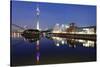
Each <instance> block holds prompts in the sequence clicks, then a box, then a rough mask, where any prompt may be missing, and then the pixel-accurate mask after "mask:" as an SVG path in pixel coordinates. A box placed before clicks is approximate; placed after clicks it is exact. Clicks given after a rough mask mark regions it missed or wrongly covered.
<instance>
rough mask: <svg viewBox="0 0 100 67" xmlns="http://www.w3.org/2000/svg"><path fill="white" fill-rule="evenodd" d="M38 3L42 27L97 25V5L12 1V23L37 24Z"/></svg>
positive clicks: (29, 26) (32, 25)
mask: <svg viewBox="0 0 100 67" xmlns="http://www.w3.org/2000/svg"><path fill="white" fill-rule="evenodd" d="M36 4H39V8H40V18H39V21H40V28H41V29H45V28H52V27H54V26H55V24H56V23H59V24H69V23H71V22H75V23H76V24H77V26H90V25H96V6H86V5H84V6H82V5H73V4H57V3H56V4H55V3H40V2H39V3H38V2H25V1H12V23H13V24H16V25H19V26H22V27H23V26H24V25H27V26H28V28H34V27H35V26H36V22H35V19H36Z"/></svg>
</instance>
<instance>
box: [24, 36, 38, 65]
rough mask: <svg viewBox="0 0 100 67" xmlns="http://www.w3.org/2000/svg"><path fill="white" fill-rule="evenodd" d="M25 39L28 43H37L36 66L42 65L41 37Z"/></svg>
mask: <svg viewBox="0 0 100 67" xmlns="http://www.w3.org/2000/svg"><path fill="white" fill-rule="evenodd" d="M23 37H24V41H28V42H30V43H35V44H36V45H35V46H36V53H35V54H36V55H35V58H36V62H34V63H35V64H39V63H40V43H39V40H40V37H30V38H28V37H25V36H23Z"/></svg>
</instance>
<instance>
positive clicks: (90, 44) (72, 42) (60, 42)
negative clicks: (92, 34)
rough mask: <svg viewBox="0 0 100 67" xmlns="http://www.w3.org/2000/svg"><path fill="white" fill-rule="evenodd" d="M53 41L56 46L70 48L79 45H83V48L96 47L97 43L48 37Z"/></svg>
mask: <svg viewBox="0 0 100 67" xmlns="http://www.w3.org/2000/svg"><path fill="white" fill-rule="evenodd" d="M47 38H49V39H52V40H53V41H54V43H55V45H56V46H61V45H66V44H67V45H68V46H69V47H74V48H76V46H77V45H79V44H80V45H82V46H83V47H95V41H91V40H82V39H70V38H61V37H54V36H53V37H51V38H50V37H47Z"/></svg>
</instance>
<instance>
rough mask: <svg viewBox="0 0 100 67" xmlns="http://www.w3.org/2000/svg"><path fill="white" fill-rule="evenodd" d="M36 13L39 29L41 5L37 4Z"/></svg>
mask: <svg viewBox="0 0 100 67" xmlns="http://www.w3.org/2000/svg"><path fill="white" fill-rule="evenodd" d="M36 15H37V27H36V28H37V29H38V30H39V15H40V9H39V5H38V4H37V7H36Z"/></svg>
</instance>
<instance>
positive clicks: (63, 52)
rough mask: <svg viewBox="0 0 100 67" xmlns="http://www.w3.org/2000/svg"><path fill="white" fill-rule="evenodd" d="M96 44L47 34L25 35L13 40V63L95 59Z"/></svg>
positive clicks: (25, 63)
mask: <svg viewBox="0 0 100 67" xmlns="http://www.w3.org/2000/svg"><path fill="white" fill-rule="evenodd" d="M16 38H17V37H16ZM13 39H14V38H13ZM23 39H24V40H23ZM17 42H18V43H17ZM95 45H96V43H95V41H91V40H83V39H71V38H64V37H63V38H62V37H54V36H47V35H46V34H45V35H42V36H41V37H40V36H39V37H29V38H28V37H25V36H23V37H21V39H19V38H18V39H17V41H16V39H14V40H13V43H12V47H13V52H12V55H13V57H12V61H14V62H13V63H12V65H31V64H34V65H36V64H51V63H61V62H66V63H67V62H76V61H86V60H87V61H90V60H95ZM40 47H41V49H40ZM69 47H71V48H69ZM73 48H75V49H73Z"/></svg>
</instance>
